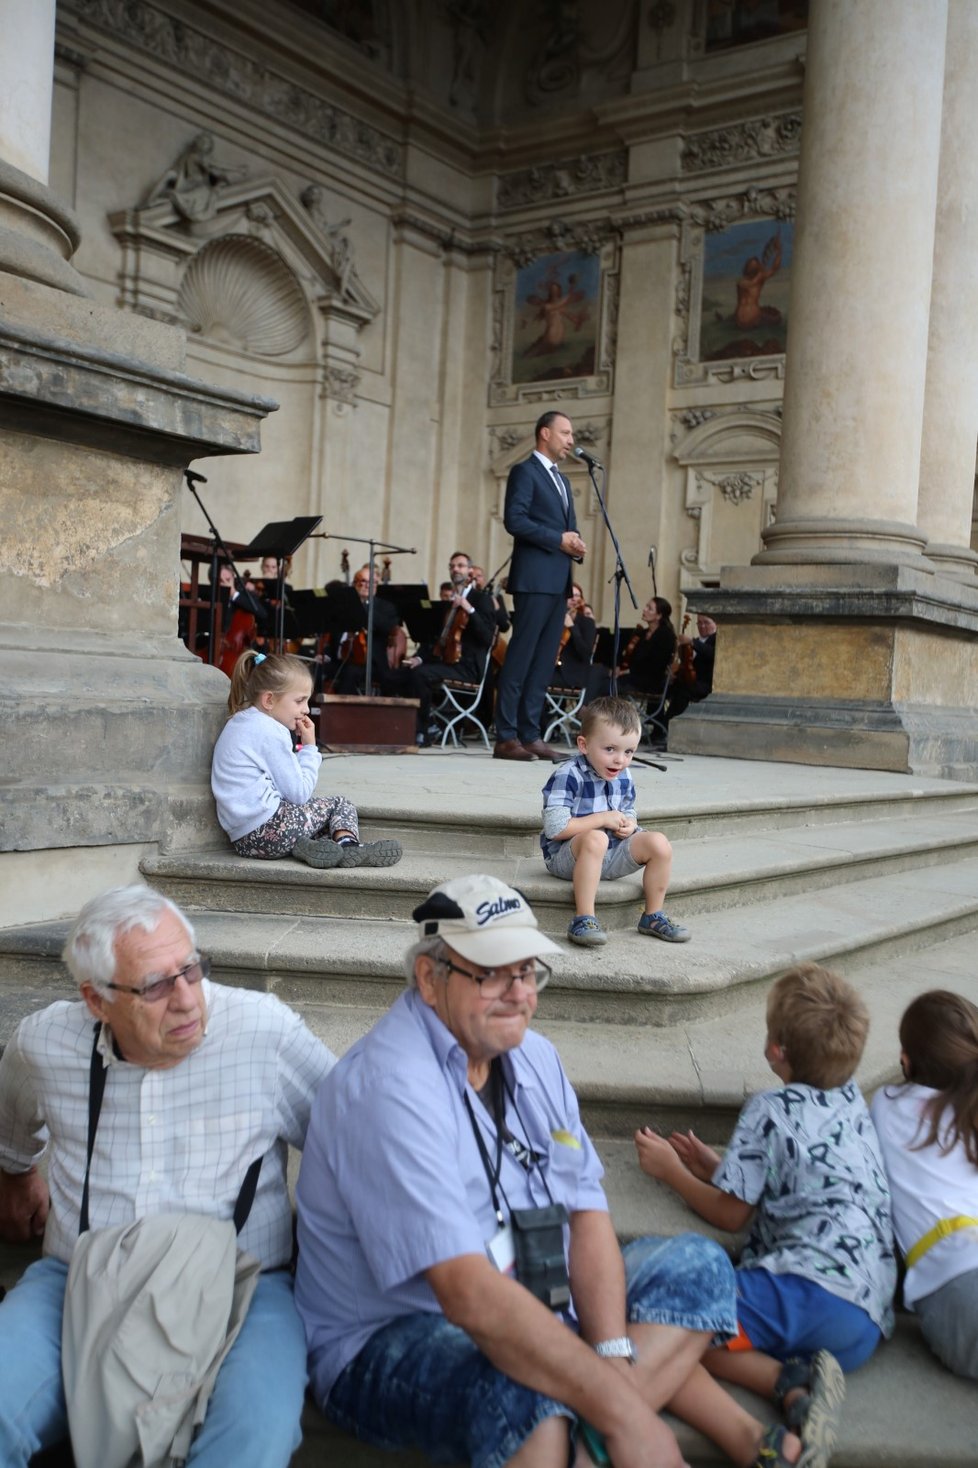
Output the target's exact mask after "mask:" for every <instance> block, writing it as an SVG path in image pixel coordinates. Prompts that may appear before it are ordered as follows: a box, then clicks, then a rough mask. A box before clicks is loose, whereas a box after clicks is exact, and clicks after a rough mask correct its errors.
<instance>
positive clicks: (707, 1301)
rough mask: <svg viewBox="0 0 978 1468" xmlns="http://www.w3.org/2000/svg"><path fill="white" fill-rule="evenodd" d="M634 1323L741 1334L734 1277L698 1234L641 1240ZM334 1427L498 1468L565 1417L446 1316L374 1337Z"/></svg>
mask: <svg viewBox="0 0 978 1468" xmlns="http://www.w3.org/2000/svg"><path fill="white" fill-rule="evenodd" d="M625 1272H626V1277H627V1282H628V1318H629V1320H630V1321H634V1322H638V1321H642V1322H645V1323H647V1324H657V1325H677V1326H681V1327H684V1328H685V1329H686V1330H695V1331H709V1332H710V1333H711V1335H713V1336H714V1337H715V1338H716V1339H717V1340H718V1341H722V1340H726V1339H728V1338H729V1337H730V1336H732V1335H734V1334H735V1332H736V1329H737V1319H736V1304H735V1282H734V1271H733V1266H732V1264H731V1263H730V1260H729V1259H728V1258H727V1255H726V1254H725V1253H724V1251H723V1250H722V1249H721V1248H720V1246H719V1244H715V1243H713V1241H712V1240H710V1239H704V1238H701V1237H700V1235H699V1234H681V1235H680V1236H679V1237H678V1238H675V1239H655V1238H651V1239H637V1240H636V1241H635V1242H634V1243H632V1244H629V1245H628V1246H627V1248H626V1249H625ZM325 1412H326V1416H327V1417H328V1418H329V1419H330V1421H331V1422H335V1423H336V1424H337V1426H338V1427H342V1428H345V1430H346V1431H347V1432H351V1433H353V1434H354V1435H355V1436H356V1437H359V1438H361V1439H362V1440H363V1441H365V1442H370V1443H375V1444H376V1445H377V1446H378V1447H383V1448H392V1449H397V1448H401V1449H404V1448H417V1449H420V1451H421V1452H422V1453H424V1454H425V1455H426V1456H427V1457H429V1458H430V1459H431V1460H432V1462H434V1463H470V1464H472V1468H502V1465H503V1464H504V1463H507V1462H509V1460H510V1458H512V1457H514V1456H515V1454H516V1453H517V1452H518V1451H519V1449H520V1447H521V1446H522V1445H523V1443H524V1442H526V1440H527V1438H528V1437H529V1436H530V1434H531V1433H532V1432H533V1431H534V1430H535V1429H536V1428H537V1427H539V1425H540V1423H541V1422H543V1421H545V1420H546V1419H547V1418H548V1417H567V1418H569V1419H571V1420H572V1421H573V1419H574V1417H575V1413H574V1412H573V1411H572V1410H571V1408H569V1407H565V1406H563V1405H562V1404H561V1403H560V1402H555V1401H554V1400H553V1399H552V1398H551V1397H546V1396H543V1395H542V1394H541V1393H540V1392H536V1391H533V1390H531V1389H530V1388H529V1387H525V1386H520V1385H519V1383H518V1382H515V1381H513V1379H512V1377H509V1376H505V1375H504V1374H503V1373H502V1372H501V1371H497V1370H496V1368H495V1367H494V1366H493V1365H492V1363H491V1362H490V1361H489V1360H488V1358H487V1357H486V1356H484V1355H483V1354H482V1352H481V1351H480V1350H479V1348H478V1347H477V1346H476V1345H475V1344H474V1342H473V1341H472V1339H471V1337H470V1336H468V1335H466V1333H465V1331H464V1330H461V1329H460V1328H459V1327H458V1326H456V1325H450V1324H449V1322H448V1321H447V1320H446V1319H445V1318H444V1316H442V1315H438V1314H434V1313H431V1314H428V1313H422V1314H415V1315H404V1316H402V1317H401V1318H400V1319H398V1320H394V1321H392V1322H391V1323H390V1325H386V1326H384V1327H383V1328H382V1329H381V1330H379V1331H377V1332H376V1334H375V1335H373V1336H371V1338H370V1340H369V1341H368V1342H367V1344H366V1345H365V1346H364V1347H363V1350H362V1351H361V1352H360V1353H359V1355H358V1356H356V1357H355V1358H354V1360H353V1361H351V1362H350V1364H349V1365H348V1366H347V1367H346V1368H345V1369H344V1370H343V1371H342V1372H341V1373H340V1375H339V1377H338V1378H337V1380H336V1382H335V1383H334V1385H333V1389H332V1391H331V1392H330V1394H329V1397H328V1399H327V1401H326V1404H325Z"/></svg>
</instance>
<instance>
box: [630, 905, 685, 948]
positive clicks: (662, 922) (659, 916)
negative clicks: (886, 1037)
mask: <svg viewBox="0 0 978 1468" xmlns="http://www.w3.org/2000/svg"><path fill="white" fill-rule="evenodd" d="M638 930H639V932H640V933H644V934H645V935H646V937H648V938H661V939H662V941H663V943H688V942H689V940H690V938H691V937H692V936H693V935H692V933H691V932H690V931H689V929H688V928H684V927H683V925H682V923H674V922H673V920H672V918H668V917H666V915H665V913H664V912H643V914H642V916H641V917H640V918H639V920H638Z"/></svg>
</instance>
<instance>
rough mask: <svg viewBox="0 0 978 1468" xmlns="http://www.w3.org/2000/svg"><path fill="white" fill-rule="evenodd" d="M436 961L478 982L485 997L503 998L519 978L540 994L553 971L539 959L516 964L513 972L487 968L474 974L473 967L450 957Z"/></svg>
mask: <svg viewBox="0 0 978 1468" xmlns="http://www.w3.org/2000/svg"><path fill="white" fill-rule="evenodd" d="M435 963H440V964H441V966H442V968H447V969H448V970H449V972H450V973H455V974H462V975H463V976H464V977H465V978H466V979H471V980H472V982H473V984H478V986H479V993H480V994H481V995H482V997H483V999H501V998H502V997H503V995H504V994H508V993H509V991H510V989H511V988H512V987H513V985H514V984H515V983H516V981H517V979H519V981H520V982H521V983H523V984H525V985H526V987H527V988H528V989H533V990H535V991H536V993H537V994H539V992H540V990H541V989H545V988H546V987H547V985H548V984H549V982H550V975H551V972H552V970H551V969H550V968H549V967H548V965H547V964H545V963H541V961H540V960H539V959H534V960H533V961H532V962H530V963H521V964H517V965H514V971H513V972H511V973H506V972H505V971H504V970H502V969H498V968H487V969H483V971H482V973H479V974H474V973H473V972H472V970H471V969H468V968H461V967H460V966H459V965H458V964H457V963H453V962H452V960H451V959H450V958H436V959H435Z"/></svg>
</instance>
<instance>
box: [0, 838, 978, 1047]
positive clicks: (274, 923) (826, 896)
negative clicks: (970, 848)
mask: <svg viewBox="0 0 978 1468" xmlns="http://www.w3.org/2000/svg"><path fill="white" fill-rule="evenodd" d="M191 915H192V917H193V920H194V922H195V924H196V926H197V930H198V938H199V941H200V944H201V946H202V948H203V949H204V951H206V952H208V953H209V954H210V955H211V957H212V959H213V961H214V965H215V977H216V978H219V979H221V980H223V981H225V982H229V983H240V984H245V985H247V986H248V987H259V988H270V989H274V990H275V992H276V993H278V994H279V995H280V996H281V997H282V998H283V999H286V1000H287V1001H288V1002H290V1003H291V1002H300V1003H306V1002H321V1001H325V1002H328V1003H331V1004H338V1005H344V1004H345V1005H354V1006H358V1005H366V1006H367V1007H368V1008H373V1009H376V1008H377V1007H379V1006H385V1005H387V1004H388V1003H389V1002H390V1000H391V998H392V997H393V996H394V995H395V994H396V993H398V992H399V991H400V988H401V985H402V976H401V958H402V955H403V953H404V950H405V949H406V948H407V947H408V945H409V944H410V943H411V942H412V941H413V937H414V933H415V929H414V925H413V924H410V923H405V922H402V921H393V920H390V921H382V920H378V919H366V918H359V919H349V918H315V917H280V916H273V915H257V916H256V915H253V914H247V913H221V912H201V913H192V914H191ZM690 925H691V927H692V929H693V937H692V941H691V942H689V943H683V944H669V943H662V942H660V941H658V940H656V939H651V938H647V937H643V936H642V935H641V934H639V933H638V932H637V931H635V930H634V929H629V930H627V931H622V932H615V933H613V934H612V935H611V938H610V941H609V942H608V943H607V944H606V945H605V946H604V947H602V948H590V949H581V948H572V947H571V946H570V945H565V951H564V952H562V953H561V954H560V955H559V956H556V957H555V960H554V965H553V968H554V977H553V980H552V982H551V985H550V988H549V989H548V991H547V1010H548V1013H550V1014H551V1015H552V1016H553V1017H554V1018H557V1019H572V1020H578V1021H587V1022H589V1021H592V1020H602V1021H604V1022H606V1023H610V1024H621V1025H629V1024H640V1025H644V1024H651V1025H673V1024H675V1023H677V1022H679V1021H682V1020H686V1019H690V1018H693V1017H701V1016H703V1015H706V1014H723V1013H730V1012H731V1011H732V1010H733V1009H735V1008H736V1007H737V1006H738V1004H739V1003H740V1001H741V999H742V998H743V997H744V995H743V993H742V992H741V991H742V990H743V991H744V993H746V992H749V988H750V986H752V985H757V984H762V983H764V982H765V981H767V980H769V979H770V978H772V977H773V976H774V975H776V974H778V973H780V972H781V971H782V970H784V969H785V968H788V967H790V966H791V965H792V964H793V963H796V962H799V961H800V960H802V959H814V960H817V961H825V962H830V963H835V964H837V965H838V964H840V963H844V962H848V963H853V962H857V961H858V962H869V961H871V960H872V959H874V958H883V957H886V956H890V955H892V954H894V953H906V952H913V951H916V950H919V949H921V948H924V947H927V946H929V945H931V944H933V943H935V942H937V941H940V940H942V939H944V938H949V937H953V936H955V935H957V934H959V933H964V932H970V931H973V930H975V929H976V928H978V859H971V860H967V861H961V862H959V863H957V864H956V865H948V866H936V867H935V866H932V867H926V868H924V869H923V870H919V871H907V872H900V873H890V874H888V875H887V876H883V877H868V878H864V879H863V880H862V881H859V882H851V883H847V884H846V885H843V886H837V887H831V888H826V889H824V890H822V891H819V892H816V893H813V894H812V895H811V896H803V895H798V896H792V897H782V898H778V899H776V900H774V901H771V902H768V903H765V904H764V905H763V907H745V908H741V909H731V910H720V911H717V912H706V913H701V914H700V915H699V916H698V917H697V918H696V919H695V921H691V924H690ZM67 927H68V923H67V921H66V920H63V921H60V922H55V923H42V924H35V925H31V926H28V927H24V928H19V929H18V928H7V929H4V930H2V931H0V983H2V984H3V985H5V986H6V987H8V988H9V987H11V986H14V987H16V986H17V985H18V984H19V983H23V982H24V981H25V980H26V982H27V985H28V987H30V986H33V985H35V984H37V983H39V982H42V981H43V977H44V975H45V973H47V974H52V973H53V972H55V971H56V968H57V963H56V960H57V955H58V954H59V952H60V949H61V946H62V944H63V942H64V936H65V933H66V931H67ZM52 960H55V962H54V963H53V964H52Z"/></svg>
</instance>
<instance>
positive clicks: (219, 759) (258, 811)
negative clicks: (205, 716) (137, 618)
mask: <svg viewBox="0 0 978 1468" xmlns="http://www.w3.org/2000/svg"><path fill="white" fill-rule="evenodd" d="M311 693H312V675H311V674H310V672H309V670H308V668H307V666H306V664H305V663H304V662H303V661H302V659H301V658H296V657H292V656H290V655H288V654H285V655H282V656H278V655H276V654H269V655H266V654H265V653H262V652H256V651H255V650H254V649H253V648H249V649H248V650H247V651H246V652H243V653H242V654H241V656H240V657H239V658H238V661H237V662H236V663H235V665H234V672H233V673H232V675H231V692H230V694H229V695H228V713H229V715H230V717H229V718H228V721H227V723H226V724H225V726H224V728H223V730H222V731H221V735H220V737H219V739H218V741H217V744H216V745H215V747H214V760H213V764H212V766H211V789H212V791H213V792H214V799H215V801H216V802H217V818H218V820H219V821H220V823H221V825H222V827H223V828H224V830H225V831H226V832H227V835H228V838H229V839H230V842H231V845H232V846H233V847H234V849H235V851H236V852H237V853H238V855H239V856H256V857H260V858H261V859H262V860H263V861H275V860H276V859H277V858H278V857H282V856H295V857H298V859H299V860H300V861H304V862H307V863H308V865H309V866H313V867H389V866H393V865H394V863H395V862H397V861H400V859H401V845H400V842H399V841H367V842H364V843H363V844H361V842H360V834H359V825H358V822H357V811H356V806H355V805H353V803H352V801H349V800H347V799H346V798H345V797H344V796H342V795H326V796H314V795H313V793H312V792H313V791H314V790H315V788H316V781H317V779H318V777H319V767H320V765H321V764H322V762H323V758H322V755H321V754H320V753H319V750H318V749H317V748H316V731H315V728H314V725H313V722H312V719H310V717H309V697H310V694H311Z"/></svg>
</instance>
